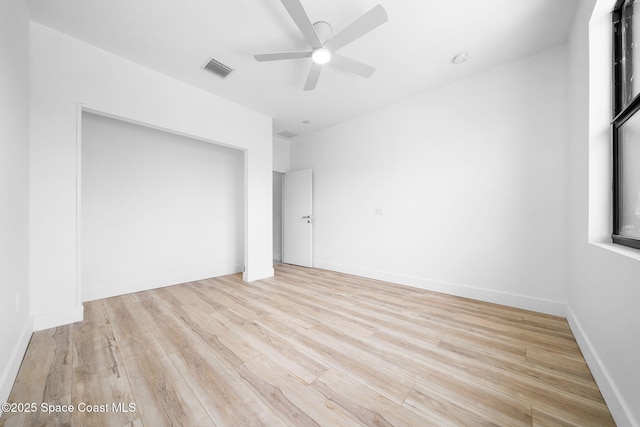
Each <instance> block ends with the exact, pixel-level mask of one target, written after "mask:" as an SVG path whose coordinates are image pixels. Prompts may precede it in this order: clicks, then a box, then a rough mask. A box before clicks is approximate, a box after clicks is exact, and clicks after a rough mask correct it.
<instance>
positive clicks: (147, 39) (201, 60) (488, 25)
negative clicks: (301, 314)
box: [27, 0, 577, 134]
mask: <svg viewBox="0 0 640 427" xmlns="http://www.w3.org/2000/svg"><path fill="white" fill-rule="evenodd" d="M301 1H302V4H303V6H304V7H305V9H306V11H307V14H308V15H309V18H310V19H311V21H312V22H315V21H321V20H322V21H327V22H329V23H330V24H331V25H332V26H333V29H334V33H337V32H338V31H340V30H341V29H342V28H344V27H345V26H347V25H348V24H349V23H351V22H352V21H353V20H355V19H356V18H358V17H359V16H360V15H362V14H363V13H365V12H366V11H368V10H369V9H371V8H372V7H373V6H375V5H376V4H377V3H381V4H382V5H383V6H384V8H385V9H386V11H387V13H388V15H389V21H388V22H387V23H385V24H383V25H382V26H381V27H378V28H377V29H375V30H374V31H372V32H370V33H368V34H366V35H365V36H363V37H362V38H360V39H358V40H356V41H355V42H353V43H352V44H350V45H348V46H346V47H344V48H343V49H341V50H340V53H341V54H343V55H345V56H349V57H352V58H354V59H357V60H359V61H361V62H364V63H366V64H369V65H371V66H374V67H375V68H376V69H377V71H376V72H375V73H374V74H373V76H372V77H371V78H369V79H364V78H362V77H359V76H357V75H354V74H349V73H346V72H344V71H342V70H340V69H337V68H333V67H330V66H325V67H324V69H323V70H322V73H321V76H320V81H319V83H318V87H317V88H316V90H315V91H308V92H305V91H303V90H302V87H303V86H304V82H305V79H306V76H307V72H308V70H309V67H310V65H311V60H310V59H309V58H306V59H296V60H286V61H275V62H262V63H259V62H257V61H255V59H254V58H253V54H256V53H271V52H281V51H289V50H309V49H308V45H307V43H306V41H305V40H304V38H303V36H302V35H301V34H300V32H299V30H298V28H297V27H296V25H295V24H294V22H293V21H292V19H291V17H290V16H289V15H288V13H287V11H286V10H285V8H284V6H283V5H282V3H280V1H279V0H27V4H28V6H29V9H30V11H31V18H32V20H33V21H35V22H38V23H40V24H43V25H46V26H48V27H51V28H54V29H56V30H58V31H61V32H63V33H66V34H69V35H71V36H73V37H76V38H78V39H81V40H84V41H86V42H88V43H90V44H92V45H95V46H97V47H100V48H102V49H105V50H107V51H110V52H113V53H115V54H117V55H120V56H122V57H125V58H128V59H130V60H132V61H134V62H137V63H139V64H141V65H144V66H146V67H149V68H152V69H155V70H157V71H159V72H161V73H164V74H166V75H169V76H172V77H174V78H176V79H179V80H182V81H184V82H187V83H189V84H191V85H193V86H196V87H200V88H202V89H204V90H207V91H210V92H212V93H215V94H217V95H219V96H222V97H224V98H227V99H229V100H231V101H234V102H237V103H239V104H242V105H245V106H247V107H249V108H251V109H254V110H256V111H259V112H262V113H264V114H267V115H269V116H272V117H273V118H274V134H275V133H278V132H280V131H282V130H289V131H291V132H294V133H298V134H308V133H311V132H315V131H318V130H320V129H324V128H326V127H329V126H332V125H335V124H337V123H340V122H343V121H346V120H349V119H351V118H353V117H355V116H358V115H361V114H363V113H366V112H369V111H372V110H374V109H377V108H380V107H382V106H385V105H388V104H391V103H394V102H397V101H399V100H401V99H403V98H407V97H410V96H412V95H416V94H418V93H420V92H424V91H426V90H428V89H431V88H434V87H436V86H440V85H443V84H446V83H448V82H451V81H454V80H457V79H460V78H462V77H464V76H468V75H470V74H474V73H477V72H480V71H482V70H486V69H489V68H492V67H494V66H496V65H498V64H501V63H504V62H506V61H509V60H512V59H515V58H518V57H522V56H526V55H528V54H530V53H533V52H536V51H539V50H542V49H545V48H547V47H551V46H554V45H557V44H560V43H563V42H564V41H565V40H566V38H567V35H568V31H569V27H570V24H571V20H572V18H573V13H574V9H575V7H576V1H577V0H518V1H513V0H445V1H433V0H322V1H319V0H301ZM463 51H464V52H468V53H469V60H468V61H467V62H465V63H463V64H460V65H453V64H452V63H451V59H452V57H453V56H454V55H455V54H456V53H459V52H463ZM211 57H213V58H215V59H216V60H218V61H220V62H222V63H223V64H225V65H228V66H229V67H231V68H233V69H234V70H235V71H234V72H233V73H232V74H230V75H229V76H228V77H227V78H226V79H221V78H219V77H218V76H216V75H213V74H210V73H208V72H205V71H203V70H202V67H203V66H204V64H205V63H206V62H207V61H208V59H209V58H211ZM329 65H330V64H329ZM303 120H309V121H310V124H303V123H302V122H303Z"/></svg>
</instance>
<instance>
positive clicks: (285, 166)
mask: <svg viewBox="0 0 640 427" xmlns="http://www.w3.org/2000/svg"><path fill="white" fill-rule="evenodd" d="M290 168H291V144H290V142H289V141H285V140H283V139H279V138H273V170H274V171H276V172H289V170H290Z"/></svg>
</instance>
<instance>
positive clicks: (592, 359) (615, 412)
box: [567, 307, 640, 427]
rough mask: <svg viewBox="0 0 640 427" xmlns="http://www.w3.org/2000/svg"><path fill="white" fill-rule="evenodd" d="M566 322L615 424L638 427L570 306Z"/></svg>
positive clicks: (639, 426)
mask: <svg viewBox="0 0 640 427" xmlns="http://www.w3.org/2000/svg"><path fill="white" fill-rule="evenodd" d="M567 322H569V326H570V327H571V331H572V332H573V336H574V337H575V338H576V341H577V342H578V346H579V347H580V350H581V351H582V355H583V356H584V359H585V360H586V361H587V365H589V369H590V370H591V374H593V378H594V379H595V380H596V383H597V384H598V387H599V388H600V392H601V393H602V396H603V397H604V400H605V402H607V406H608V407H609V411H611V415H612V416H613V419H614V421H615V422H616V424H617V425H619V426H630V427H640V425H639V424H638V421H636V420H635V419H634V417H633V414H632V413H631V410H630V409H629V405H627V403H626V402H625V400H624V398H623V397H622V395H621V394H620V391H619V390H618V388H617V387H616V385H615V383H614V382H613V379H612V378H611V376H610V375H609V372H608V371H607V368H606V367H605V365H604V364H603V363H602V360H600V357H599V356H598V353H597V352H596V350H595V348H594V347H593V345H592V344H591V341H590V340H589V338H588V337H587V335H586V334H585V332H584V329H582V325H581V324H580V321H579V320H578V318H577V317H576V315H575V313H574V312H573V311H572V310H571V307H568V308H567Z"/></svg>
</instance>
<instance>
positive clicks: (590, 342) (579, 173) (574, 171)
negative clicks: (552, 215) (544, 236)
mask: <svg viewBox="0 0 640 427" xmlns="http://www.w3.org/2000/svg"><path fill="white" fill-rule="evenodd" d="M594 3H596V2H595V1H593V0H590V1H584V2H580V3H579V8H578V12H577V14H576V17H575V20H574V24H573V28H572V32H571V35H570V39H569V76H570V79H569V82H570V83H569V95H570V96H569V99H570V104H569V108H570V111H571V115H570V117H571V121H570V139H569V150H570V151H569V157H568V159H569V162H568V168H569V172H570V173H569V177H570V180H569V192H568V196H569V197H568V205H569V211H568V214H569V216H568V218H569V221H568V224H569V227H568V229H569V250H570V271H571V275H570V280H569V294H568V306H569V311H568V316H567V318H568V320H569V323H570V324H571V327H572V329H573V331H574V334H575V335H576V338H577V339H578V342H579V343H580V346H581V348H582V351H583V354H584V355H585V358H586V359H587V361H588V362H589V366H590V368H591V371H592V373H593V375H594V377H595V378H596V380H597V382H598V385H599V386H600V390H601V391H602V393H603V395H604V397H605V400H606V401H607V404H608V405H609V409H610V410H611V412H612V414H613V416H614V418H615V420H616V423H617V424H618V425H619V426H638V425H639V424H638V423H639V422H640V369H639V368H638V366H639V362H640V339H638V336H639V333H640V332H639V331H640V310H639V309H638V301H640V253H639V252H638V251H633V250H627V249H622V247H619V246H617V245H612V244H609V243H602V242H609V241H610V238H609V235H610V233H611V140H610V127H609V122H610V117H611V116H610V115H611V103H610V99H611V98H610V93H611V80H610V72H611V67H610V59H611V19H610V12H611V10H612V8H613V4H614V3H615V0H604V1H603V0H601V1H598V2H597V5H596V9H595V11H594V13H593V18H592V20H591V23H590V24H589V18H590V15H591V12H592V10H593V8H594Z"/></svg>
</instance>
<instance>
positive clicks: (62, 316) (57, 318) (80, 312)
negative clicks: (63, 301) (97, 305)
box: [33, 304, 84, 331]
mask: <svg viewBox="0 0 640 427" xmlns="http://www.w3.org/2000/svg"><path fill="white" fill-rule="evenodd" d="M83 318H84V306H83V305H82V304H80V305H79V306H78V307H74V308H69V309H66V310H60V311H54V312H51V313H43V314H38V315H35V316H33V330H34V331H42V330H44V329H49V328H55V327H58V326H62V325H68V324H70V323H76V322H82V319H83Z"/></svg>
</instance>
